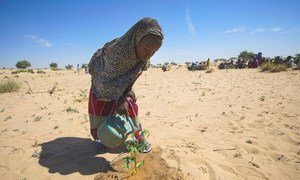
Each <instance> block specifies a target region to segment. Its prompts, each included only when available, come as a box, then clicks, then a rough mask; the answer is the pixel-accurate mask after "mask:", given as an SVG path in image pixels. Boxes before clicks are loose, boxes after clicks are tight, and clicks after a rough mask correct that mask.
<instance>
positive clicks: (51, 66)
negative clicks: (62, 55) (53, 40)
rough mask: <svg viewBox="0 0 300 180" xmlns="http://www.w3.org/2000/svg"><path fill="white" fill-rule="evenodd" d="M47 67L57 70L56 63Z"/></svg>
mask: <svg viewBox="0 0 300 180" xmlns="http://www.w3.org/2000/svg"><path fill="white" fill-rule="evenodd" d="M49 66H50V68H57V67H58V66H57V63H51V64H50V65H49Z"/></svg>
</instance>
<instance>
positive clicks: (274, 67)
mask: <svg viewBox="0 0 300 180" xmlns="http://www.w3.org/2000/svg"><path fill="white" fill-rule="evenodd" d="M286 70H287V66H286V65H284V64H274V63H265V64H263V65H262V66H261V71H262V72H264V71H269V72H281V71H286Z"/></svg>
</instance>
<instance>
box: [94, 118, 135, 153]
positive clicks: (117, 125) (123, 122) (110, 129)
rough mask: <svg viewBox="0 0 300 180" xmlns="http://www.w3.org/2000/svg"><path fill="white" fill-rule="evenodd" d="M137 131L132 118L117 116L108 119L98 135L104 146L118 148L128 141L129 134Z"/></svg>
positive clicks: (101, 126)
mask: <svg viewBox="0 0 300 180" xmlns="http://www.w3.org/2000/svg"><path fill="white" fill-rule="evenodd" d="M136 130H137V127H136V126H135V125H134V123H133V121H132V119H131V118H130V117H128V118H126V117H125V116H123V115H119V114H115V115H113V116H108V117H107V118H106V120H105V122H103V123H102V124H101V125H100V127H99V128H98V130H97V135H98V138H99V140H100V141H101V142H102V144H103V145H104V146H106V147H109V148H117V147H119V146H120V145H121V144H123V143H124V142H125V141H126V139H127V136H128V135H129V134H131V133H132V132H134V131H136Z"/></svg>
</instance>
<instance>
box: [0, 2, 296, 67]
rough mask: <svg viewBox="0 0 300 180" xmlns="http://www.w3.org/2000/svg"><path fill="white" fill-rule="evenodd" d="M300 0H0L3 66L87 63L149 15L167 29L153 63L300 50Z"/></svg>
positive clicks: (277, 54)
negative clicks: (22, 63)
mask: <svg viewBox="0 0 300 180" xmlns="http://www.w3.org/2000/svg"><path fill="white" fill-rule="evenodd" d="M299 8H300V1H299V0H251V1H250V0H249V1H246V0H205V1H204V0H148V1H144V0H127V1H125V0H107V1H105V0H26V1H25V0H24V1H22V0H0V67H15V64H16V62H18V61H20V60H28V61H29V62H30V63H31V65H32V67H33V68H45V67H49V64H50V63H52V62H55V63H57V64H58V66H59V67H65V66H66V65H68V64H71V65H73V66H76V64H83V63H88V62H89V60H90V59H91V57H92V55H93V54H94V52H95V51H96V50H97V49H99V48H101V47H102V46H103V45H104V44H105V43H106V42H109V41H111V40H113V39H114V38H117V37H120V36H122V35H123V34H124V33H126V31H127V30H128V29H129V28H130V27H131V26H133V25H134V24H135V23H136V22H137V21H139V20H140V19H141V18H143V17H152V18H154V19H156V20H157V21H158V22H159V24H160V25H161V27H162V29H163V33H164V35H165V38H164V41H163V45H162V47H161V48H160V50H159V51H158V52H157V53H156V54H155V55H154V56H153V57H152V58H151V63H152V64H157V63H164V62H177V63H184V62H187V61H204V60H207V59H208V58H210V59H212V60H213V59H217V58H230V57H237V56H238V55H239V53H240V52H241V51H244V50H247V51H251V52H253V53H258V52H262V53H263V56H264V57H274V56H288V55H292V56H293V55H295V54H297V53H300V11H299Z"/></svg>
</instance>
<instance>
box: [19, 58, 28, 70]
mask: <svg viewBox="0 0 300 180" xmlns="http://www.w3.org/2000/svg"><path fill="white" fill-rule="evenodd" d="M30 66H31V64H30V62H28V61H26V60H22V61H18V62H17V64H16V67H17V68H20V69H25V68H28V67H30Z"/></svg>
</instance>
